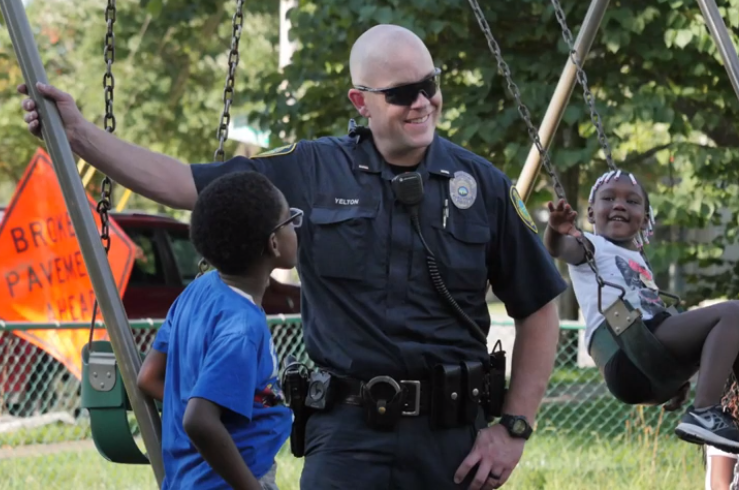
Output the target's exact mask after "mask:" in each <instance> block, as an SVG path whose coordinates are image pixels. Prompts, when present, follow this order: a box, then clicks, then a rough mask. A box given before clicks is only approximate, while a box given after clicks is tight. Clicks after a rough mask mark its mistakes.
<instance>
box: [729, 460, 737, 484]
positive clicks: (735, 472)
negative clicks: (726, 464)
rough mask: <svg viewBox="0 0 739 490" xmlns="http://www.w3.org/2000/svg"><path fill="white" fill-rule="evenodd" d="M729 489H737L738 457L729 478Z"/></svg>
mask: <svg viewBox="0 0 739 490" xmlns="http://www.w3.org/2000/svg"><path fill="white" fill-rule="evenodd" d="M729 490H739V459H737V460H736V463H734V476H733V477H732V478H731V486H729Z"/></svg>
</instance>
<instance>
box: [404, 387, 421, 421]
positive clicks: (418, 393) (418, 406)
mask: <svg viewBox="0 0 739 490" xmlns="http://www.w3.org/2000/svg"><path fill="white" fill-rule="evenodd" d="M400 385H401V386H406V385H411V386H414V387H415V392H416V394H415V396H414V409H413V410H412V411H403V412H400V413H401V415H404V416H406V417H418V416H419V415H420V414H421V382H420V381H418V380H416V379H413V380H406V379H402V380H400Z"/></svg>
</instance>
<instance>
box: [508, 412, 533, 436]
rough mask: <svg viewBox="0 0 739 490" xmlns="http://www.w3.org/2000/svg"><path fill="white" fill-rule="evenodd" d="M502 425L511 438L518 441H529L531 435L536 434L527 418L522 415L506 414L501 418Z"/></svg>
mask: <svg viewBox="0 0 739 490" xmlns="http://www.w3.org/2000/svg"><path fill="white" fill-rule="evenodd" d="M500 425H502V426H503V427H505V428H506V429H507V430H508V433H509V434H510V435H511V437H515V438H516V439H528V438H529V437H531V433H532V432H534V430H533V429H532V428H531V426H530V425H529V423H528V422H527V421H526V417H522V416H520V415H508V414H504V415H503V416H502V417H501V418H500Z"/></svg>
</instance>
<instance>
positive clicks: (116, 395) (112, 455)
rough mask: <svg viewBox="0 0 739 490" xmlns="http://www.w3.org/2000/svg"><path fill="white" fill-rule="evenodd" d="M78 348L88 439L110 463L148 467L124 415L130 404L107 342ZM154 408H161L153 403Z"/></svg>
mask: <svg viewBox="0 0 739 490" xmlns="http://www.w3.org/2000/svg"><path fill="white" fill-rule="evenodd" d="M92 347H93V348H92V352H90V344H87V345H85V346H84V347H83V348H82V383H81V385H82V386H81V392H82V393H81V395H82V400H81V404H82V408H86V409H87V410H88V412H89V413H90V429H91V431H92V440H93V441H94V442H95V447H96V448H97V450H98V452H99V453H100V455H101V456H103V457H104V458H105V459H107V460H108V461H110V462H112V463H121V464H149V458H148V457H147V456H146V454H144V453H143V452H142V451H141V449H139V446H138V445H137V444H136V440H135V439H134V436H133V432H132V431H131V426H130V425H129V423H128V413H129V411H131V404H130V402H129V400H128V394H127V393H126V388H125V386H124V385H123V379H122V378H121V373H120V371H119V370H118V365H117V362H116V359H115V354H113V347H112V346H111V344H110V342H108V341H104V340H96V341H93V342H92ZM156 405H157V408H158V409H159V410H161V405H160V404H159V402H156Z"/></svg>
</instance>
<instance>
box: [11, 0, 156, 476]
mask: <svg viewBox="0 0 739 490" xmlns="http://www.w3.org/2000/svg"><path fill="white" fill-rule="evenodd" d="M0 7H1V8H2V13H3V16H4V17H5V22H6V24H7V27H8V31H9V32H10V39H11V41H12V43H13V48H14V50H15V54H16V57H17V58H18V62H19V64H20V67H21V71H22V72H23V78H24V79H25V81H26V84H27V85H28V88H29V91H30V94H31V96H32V98H33V99H34V100H35V101H36V103H37V106H38V112H39V117H40V119H41V122H42V125H41V128H42V135H43V138H44V141H45V142H46V146H47V148H48V151H49V154H50V156H51V160H52V162H53V163H54V170H55V171H56V175H57V178H58V179H59V184H60V185H61V188H62V193H63V194H64V200H65V202H66V205H67V209H68V210H69V215H70V217H71V219H72V224H73V226H74V229H75V233H76V234H77V240H78V241H79V244H80V249H81V251H82V256H83V257H84V260H85V266H86V267H87V272H88V274H89V276H90V281H91V282H92V287H93V290H94V291H95V295H96V297H97V299H98V302H99V304H100V310H101V312H102V315H103V319H104V320H105V324H106V325H107V330H108V335H109V336H110V343H111V345H112V347H113V352H114V353H115V357H116V360H117V363H118V366H119V369H120V373H121V378H122V379H123V384H124V385H125V387H126V392H127V393H128V397H129V399H130V401H131V408H132V409H133V412H134V414H135V416H136V419H137V421H138V424H139V427H140V428H141V435H142V438H143V440H144V444H145V445H146V450H147V453H148V457H149V460H150V461H151V466H152V468H153V470H154V475H155V476H156V479H157V481H158V482H159V486H161V483H162V480H163V479H164V466H163V464H162V450H161V431H162V428H161V420H160V418H159V413H158V412H157V409H156V406H155V405H154V402H153V400H152V399H151V398H149V397H147V396H145V395H144V394H143V393H142V392H141V391H139V389H138V387H137V386H136V376H137V374H138V371H139V369H140V368H141V357H140V354H139V352H138V349H137V348H136V344H135V342H134V339H133V334H132V332H131V329H130V328H129V326H128V318H127V317H126V312H125V310H124V309H123V302H122V301H121V298H120V297H119V295H118V289H117V287H116V284H115V280H114V278H113V273H112V272H111V270H110V266H109V265H108V259H107V257H106V255H105V250H104V248H103V246H102V243H101V241H100V237H99V236H98V233H97V228H96V226H95V221H94V219H93V216H92V213H90V205H89V203H88V201H87V198H86V196H85V190H84V188H83V187H82V182H81V180H80V177H79V174H78V173H77V165H76V164H75V161H74V156H73V155H72V150H71V148H70V146H69V141H68V140H67V135H66V133H65V132H64V126H63V124H62V120H61V117H60V116H59V111H58V110H57V107H56V104H54V103H53V102H52V101H50V100H47V99H45V98H44V97H42V96H41V95H40V94H39V93H38V91H37V90H36V82H42V83H48V82H47V78H46V72H45V70H44V66H43V64H42V62H41V56H40V55H39V52H38V47H37V45H36V40H35V39H34V37H33V33H32V31H31V26H30V24H29V22H28V17H27V16H26V11H25V8H24V6H23V3H22V1H21V0H0ZM80 355H81V353H80Z"/></svg>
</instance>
